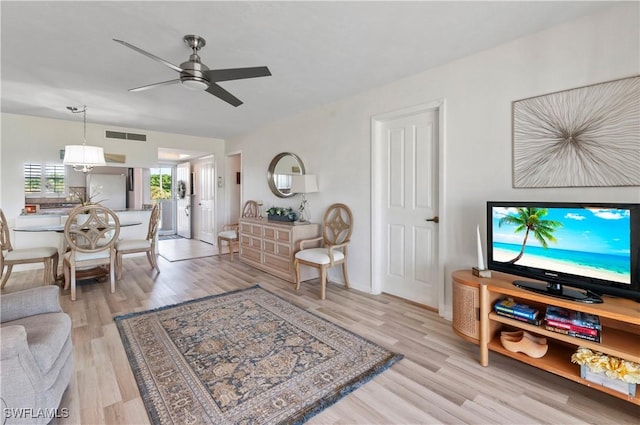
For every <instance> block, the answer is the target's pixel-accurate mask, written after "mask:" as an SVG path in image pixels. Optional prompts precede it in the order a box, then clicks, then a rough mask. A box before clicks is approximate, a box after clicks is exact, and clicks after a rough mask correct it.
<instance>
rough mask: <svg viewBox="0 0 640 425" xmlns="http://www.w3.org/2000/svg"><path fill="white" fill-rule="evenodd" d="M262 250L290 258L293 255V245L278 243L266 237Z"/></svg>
mask: <svg viewBox="0 0 640 425" xmlns="http://www.w3.org/2000/svg"><path fill="white" fill-rule="evenodd" d="M262 250H263V251H264V252H266V253H269V254H272V255H277V256H280V257H284V258H287V259H289V257H290V256H291V247H290V246H289V245H285V244H281V243H277V242H276V241H270V240H267V239H264V240H263V241H262Z"/></svg>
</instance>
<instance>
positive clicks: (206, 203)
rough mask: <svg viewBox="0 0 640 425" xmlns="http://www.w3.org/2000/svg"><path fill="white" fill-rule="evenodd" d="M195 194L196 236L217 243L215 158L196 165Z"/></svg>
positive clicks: (204, 240)
mask: <svg viewBox="0 0 640 425" xmlns="http://www.w3.org/2000/svg"><path fill="white" fill-rule="evenodd" d="M194 170H195V173H194V180H195V181H194V184H195V187H196V189H195V194H194V196H193V202H194V210H195V211H194V213H195V224H194V227H195V229H196V238H197V239H199V240H201V241H203V242H207V243H210V244H214V245H215V243H216V240H217V237H216V236H217V235H216V232H215V208H214V207H215V194H216V184H215V181H216V177H215V176H216V172H215V163H214V159H213V158H210V159H207V160H204V161H203V162H198V163H196V164H195V167H194Z"/></svg>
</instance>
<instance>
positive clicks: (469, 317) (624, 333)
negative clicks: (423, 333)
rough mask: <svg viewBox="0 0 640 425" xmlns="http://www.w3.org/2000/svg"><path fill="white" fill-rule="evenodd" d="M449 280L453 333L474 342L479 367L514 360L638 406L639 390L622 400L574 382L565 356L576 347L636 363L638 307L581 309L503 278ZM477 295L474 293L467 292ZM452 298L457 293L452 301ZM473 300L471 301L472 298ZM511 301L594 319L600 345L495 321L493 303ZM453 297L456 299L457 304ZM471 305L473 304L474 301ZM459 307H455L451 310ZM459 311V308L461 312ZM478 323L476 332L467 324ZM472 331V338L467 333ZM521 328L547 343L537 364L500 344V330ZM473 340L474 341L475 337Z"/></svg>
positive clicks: (615, 303) (617, 302)
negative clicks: (492, 355)
mask: <svg viewBox="0 0 640 425" xmlns="http://www.w3.org/2000/svg"><path fill="white" fill-rule="evenodd" d="M452 279H453V285H454V288H453V293H454V300H453V304H454V306H453V311H454V323H453V328H454V331H456V333H457V334H458V335H461V336H462V337H463V338H465V339H467V340H469V341H472V342H476V341H477V342H478V343H479V345H480V364H481V365H482V366H488V365H489V351H495V352H497V353H500V354H502V355H505V356H508V357H511V358H514V359H516V360H519V361H521V362H524V363H527V364H529V365H532V366H535V367H538V368H540V369H543V370H546V371H547V372H551V373H554V374H556V375H560V376H563V377H565V378H567V379H571V380H572V381H575V382H578V383H580V384H583V385H586V386H588V387H591V388H594V389H597V390H600V391H602V392H605V393H607V394H611V395H613V396H615V397H619V398H621V399H624V400H627V401H630V402H631V403H634V404H637V405H640V389H638V391H636V395H635V396H628V395H626V394H623V393H621V392H618V391H615V390H612V389H610V388H607V387H604V386H602V385H599V384H596V383H593V382H591V381H587V380H585V379H582V378H581V377H580V366H579V365H577V364H575V363H572V362H571V355H572V354H573V353H575V351H576V349H577V348H578V347H579V346H580V347H587V348H589V349H591V350H594V351H600V352H602V353H606V354H610V355H612V356H615V357H619V358H622V359H625V360H630V361H633V362H636V363H640V303H638V302H635V301H632V300H627V299H621V298H615V297H609V296H603V299H604V303H602V304H585V303H581V302H575V301H567V300H564V299H561V298H555V297H551V296H548V295H542V294H537V293H535V292H531V291H527V290H525V289H521V288H518V287H516V286H514V285H513V283H512V282H513V281H514V280H516V279H522V278H518V277H517V276H512V275H509V274H506V273H498V272H492V277H491V278H480V277H476V276H474V275H473V274H472V273H471V270H458V271H455V272H453V273H452ZM474 291H477V294H474V293H473V292H474ZM456 294H458V295H457V296H456ZM474 297H475V298H474ZM505 297H511V298H513V299H514V300H516V302H521V303H523V304H528V305H531V306H534V307H536V308H538V309H539V310H540V311H541V312H544V311H545V309H546V306H548V305H553V306H558V307H563V308H566V309H570V310H575V311H582V312H585V313H591V314H596V315H598V316H599V317H600V323H601V325H602V331H601V339H602V342H600V343H596V342H591V341H587V340H583V339H579V338H574V337H571V336H568V335H563V334H560V333H556V332H552V331H548V330H546V329H545V328H544V325H542V326H535V325H531V324H528V323H524V322H520V321H517V320H513V319H509V318H507V317H503V316H498V315H497V314H496V313H495V312H494V311H493V304H494V302H495V301H497V300H498V299H502V298H505ZM457 298H459V299H457ZM474 300H477V302H476V301H474ZM457 303H461V305H456V304H457ZM474 303H476V304H477V305H478V310H477V311H473V310H472V311H468V312H467V314H466V316H465V311H467V310H468V306H470V305H473V304H474ZM461 306H462V308H461ZM474 318H475V320H477V321H478V324H477V327H474V326H473V325H471V326H470V325H469V322H471V321H473V320H474ZM474 329H475V330H477V331H478V334H475V335H474V334H473V332H474ZM502 329H523V330H526V331H529V332H531V333H535V334H538V335H542V336H545V337H546V338H547V341H548V344H549V350H548V352H547V354H546V355H545V356H544V357H542V358H539V359H535V358H532V357H529V356H527V355H525V354H522V353H514V352H511V351H508V350H506V349H505V348H503V347H502V344H501V343H500V330H502ZM476 336H478V337H479V339H478V340H476V339H475V337H476Z"/></svg>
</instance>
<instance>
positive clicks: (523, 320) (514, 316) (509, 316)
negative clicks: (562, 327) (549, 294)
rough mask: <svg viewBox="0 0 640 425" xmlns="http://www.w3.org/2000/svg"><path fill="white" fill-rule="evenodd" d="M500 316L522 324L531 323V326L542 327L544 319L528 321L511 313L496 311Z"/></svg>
mask: <svg viewBox="0 0 640 425" xmlns="http://www.w3.org/2000/svg"><path fill="white" fill-rule="evenodd" d="M496 314H497V315H498V316H504V317H508V318H510V319H514V320H518V321H520V322H524V323H529V324H530V325H535V326H540V325H542V319H540V318H538V319H526V318H524V317H520V316H516V315H513V314H511V313H505V312H503V311H499V310H496Z"/></svg>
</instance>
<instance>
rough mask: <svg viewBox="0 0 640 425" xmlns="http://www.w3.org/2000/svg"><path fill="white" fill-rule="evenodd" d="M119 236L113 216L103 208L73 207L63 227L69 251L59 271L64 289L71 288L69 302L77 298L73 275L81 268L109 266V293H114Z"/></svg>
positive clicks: (117, 225) (99, 206) (118, 221)
mask: <svg viewBox="0 0 640 425" xmlns="http://www.w3.org/2000/svg"><path fill="white" fill-rule="evenodd" d="M119 234H120V220H119V219H118V216H117V215H116V213H115V212H114V211H112V210H110V209H109V208H107V207H103V206H102V205H86V206H78V207H76V208H74V209H73V210H72V211H71V213H70V214H69V218H68V219H67V221H66V223H65V225H64V238H65V241H66V243H67V246H68V247H69V249H70V250H69V251H68V252H67V253H65V254H64V261H63V266H62V270H63V272H64V283H65V285H64V289H69V287H71V300H72V301H75V299H76V272H77V270H78V269H82V268H87V267H89V268H94V267H98V266H108V267H109V281H110V282H111V292H112V293H113V292H115V290H116V278H115V265H116V250H115V243H116V241H117V240H118V235H119Z"/></svg>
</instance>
